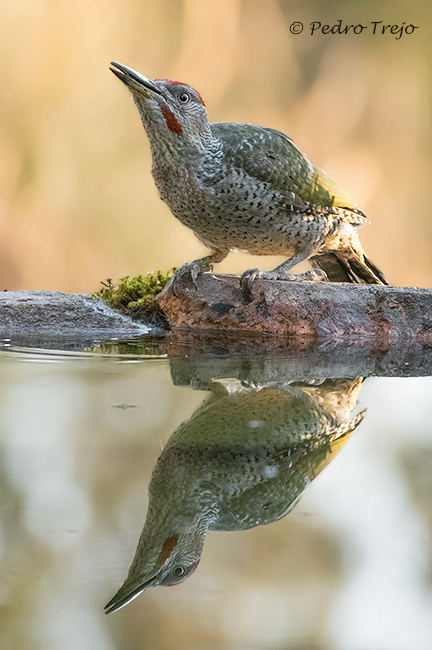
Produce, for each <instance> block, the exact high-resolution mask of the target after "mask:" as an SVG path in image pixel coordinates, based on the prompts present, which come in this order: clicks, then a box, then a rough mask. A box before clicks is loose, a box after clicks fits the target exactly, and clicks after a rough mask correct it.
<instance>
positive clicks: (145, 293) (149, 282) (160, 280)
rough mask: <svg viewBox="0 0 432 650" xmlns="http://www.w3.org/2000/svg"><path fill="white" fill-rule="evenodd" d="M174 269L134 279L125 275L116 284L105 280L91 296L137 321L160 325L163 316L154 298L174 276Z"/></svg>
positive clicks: (138, 276)
mask: <svg viewBox="0 0 432 650" xmlns="http://www.w3.org/2000/svg"><path fill="white" fill-rule="evenodd" d="M174 271H175V268H172V269H171V270H170V271H167V272H166V273H162V272H161V271H157V272H156V273H155V274H154V275H153V274H152V273H147V275H145V276H142V275H137V276H136V277H135V278H131V277H129V275H127V276H126V277H124V278H121V280H120V281H119V283H118V284H113V283H112V281H111V280H110V279H109V280H106V282H102V283H101V284H102V285H103V286H102V288H101V289H100V290H99V291H97V292H95V293H94V294H93V297H95V298H103V299H104V300H105V301H106V302H107V303H108V304H109V305H110V307H112V308H113V309H118V310H120V311H121V312H122V313H124V314H127V315H128V316H131V317H132V318H135V319H137V320H146V321H152V322H153V321H155V320H156V322H157V324H162V321H163V320H164V317H163V314H162V312H161V310H160V309H159V307H158V306H157V304H156V302H155V298H156V296H157V295H158V293H160V292H161V291H162V289H163V288H164V287H165V285H166V284H167V282H168V280H170V279H171V278H172V276H173V274H174Z"/></svg>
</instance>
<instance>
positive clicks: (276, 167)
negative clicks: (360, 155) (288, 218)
mask: <svg viewBox="0 0 432 650" xmlns="http://www.w3.org/2000/svg"><path fill="white" fill-rule="evenodd" d="M211 128H212V132H213V134H214V135H215V136H216V137H217V138H219V140H221V141H222V143H223V146H224V153H225V155H226V156H227V158H228V159H229V160H230V161H231V162H232V164H234V165H235V166H236V167H239V168H240V169H243V170H244V171H246V172H247V173H248V174H249V175H250V176H252V177H254V178H256V179H258V180H261V181H264V182H266V183H269V184H270V185H271V187H272V189H274V190H277V191H279V192H280V193H281V194H286V195H287V200H288V202H290V203H293V204H294V206H295V207H297V208H298V209H300V210H301V209H302V207H301V206H302V204H303V205H304V206H305V207H304V209H306V206H307V204H310V205H313V206H315V207H316V206H319V207H323V208H331V209H332V210H333V211H334V212H335V213H336V214H337V215H338V216H339V217H340V218H341V219H342V220H345V221H348V222H350V223H352V224H353V225H355V224H361V223H364V222H365V221H367V219H366V217H365V215H364V214H363V213H362V212H361V211H360V210H359V209H358V208H357V206H356V205H355V203H353V201H352V200H351V199H350V198H349V196H348V195H347V194H346V193H345V192H344V191H343V190H342V189H341V188H340V187H339V185H338V184H337V183H336V182H335V181H334V180H333V179H331V178H330V177H329V176H327V174H326V173H325V172H324V171H322V170H321V169H319V168H318V167H316V166H315V165H312V163H310V162H309V160H308V159H307V158H306V156H305V155H304V154H303V153H302V152H301V151H300V149H299V148H298V147H297V146H296V145H295V144H294V142H293V141H292V140H291V139H290V138H288V136H286V135H284V134H283V133H281V132H280V131H276V130H275V129H269V128H265V127H261V126H256V125H254V124H238V123H236V124H231V123H228V122H227V123H224V122H220V123H215V124H212V125H211ZM292 194H294V197H292V196H291V195H292ZM296 204H297V205H296Z"/></svg>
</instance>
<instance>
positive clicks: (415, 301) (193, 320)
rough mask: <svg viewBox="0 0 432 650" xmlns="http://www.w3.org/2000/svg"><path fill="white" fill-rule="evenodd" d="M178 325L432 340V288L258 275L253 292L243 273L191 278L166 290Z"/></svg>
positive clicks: (311, 336) (167, 309)
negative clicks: (243, 281)
mask: <svg viewBox="0 0 432 650" xmlns="http://www.w3.org/2000/svg"><path fill="white" fill-rule="evenodd" d="M157 300H158V304H159V307H160V308H161V309H162V311H163V312H164V314H165V315H166V317H167V319H168V321H169V323H170V325H171V327H172V328H174V330H176V331H188V330H189V331H190V330H195V331H203V332H204V331H214V330H219V331H221V330H223V331H224V332H244V333H249V334H260V335H273V336H278V337H284V338H299V337H301V338H303V339H308V340H319V339H322V340H332V341H349V342H358V341H365V340H374V341H375V342H381V343H383V344H393V343H395V342H398V341H413V340H414V341H418V342H421V343H432V290H430V289H417V288H404V287H386V286H378V285H358V284H345V283H314V282H282V281H278V280H256V282H255V283H254V284H253V288H252V293H251V294H250V295H245V294H244V292H242V290H241V288H240V283H239V277H238V276H232V275H214V274H211V273H205V274H203V275H201V276H200V277H199V278H198V282H197V287H195V286H194V285H193V284H192V282H191V280H190V277H189V276H184V277H183V278H181V280H180V281H179V282H177V284H176V290H175V294H174V292H173V290H172V283H169V284H168V285H167V286H166V287H165V289H164V291H163V292H162V293H161V294H159V296H158V298H157Z"/></svg>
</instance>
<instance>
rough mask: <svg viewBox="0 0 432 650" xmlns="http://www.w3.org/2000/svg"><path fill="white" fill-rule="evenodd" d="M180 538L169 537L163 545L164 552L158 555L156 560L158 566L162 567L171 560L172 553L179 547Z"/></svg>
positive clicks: (175, 536)
mask: <svg viewBox="0 0 432 650" xmlns="http://www.w3.org/2000/svg"><path fill="white" fill-rule="evenodd" d="M177 542H178V536H177V535H173V536H172V537H167V538H166V540H165V541H164V543H163V544H162V550H161V552H160V553H159V555H158V559H157V560H156V566H162V564H163V563H164V562H165V560H167V559H168V558H169V556H170V555H171V553H172V552H173V550H174V547H175V546H177Z"/></svg>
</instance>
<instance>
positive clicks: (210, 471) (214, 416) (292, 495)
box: [105, 378, 365, 614]
mask: <svg viewBox="0 0 432 650" xmlns="http://www.w3.org/2000/svg"><path fill="white" fill-rule="evenodd" d="M362 382H363V379H362V378H357V379H330V380H326V381H324V383H322V384H321V385H319V386H309V385H306V386H303V387H302V386H300V385H288V386H286V387H285V388H280V387H278V386H268V387H264V388H262V389H261V390H250V389H246V390H245V389H244V388H242V387H241V388H238V389H237V390H234V391H229V390H227V389H226V388H224V387H223V386H222V385H221V384H219V383H214V384H213V385H212V392H211V395H210V396H209V398H208V399H207V400H206V401H205V402H204V403H203V404H202V405H201V406H200V407H199V409H198V410H197V411H196V412H195V413H194V415H193V416H192V417H191V419H190V420H189V421H188V422H186V423H184V424H182V425H181V426H180V427H179V429H177V431H175V432H174V433H173V434H172V436H171V438H170V439H169V441H168V443H167V445H166V446H165V448H164V450H163V452H162V454H161V456H160V457H159V459H158V461H157V464H156V467H155V469H154V471H153V475H152V479H151V482H150V486H149V506H148V512H147V518H146V522H145V525H144V529H143V531H142V534H141V537H140V540H139V543H138V548H137V550H136V553H135V557H134V559H133V562H132V565H131V567H130V569H129V574H128V576H127V578H126V580H125V582H124V583H123V585H122V586H121V587H120V589H119V591H118V592H117V594H116V595H115V596H114V598H112V600H111V601H110V602H109V603H108V605H107V606H106V608H105V609H106V613H107V614H109V613H111V612H114V611H116V610H117V609H120V608H121V607H124V605H126V604H127V603H128V602H130V601H131V600H132V599H133V598H135V597H136V596H138V595H139V594H140V593H141V592H143V591H145V590H146V589H150V588H151V587H157V586H172V585H176V584H179V583H180V582H183V580H185V579H186V578H187V577H188V576H190V575H191V574H192V573H193V572H194V571H195V569H196V567H197V565H198V562H199V560H200V557H201V553H202V549H203V545H204V539H205V536H206V533H207V530H223V531H229V530H246V529H248V528H252V527H254V526H258V525H263V524H269V523H271V522H273V521H277V520H278V519H281V518H282V517H285V515H287V514H288V512H290V511H291V510H292V508H293V507H294V506H295V505H296V503H297V502H298V499H299V498H300V495H301V493H302V492H303V490H304V489H305V487H306V486H307V485H308V484H309V483H310V482H311V481H312V480H313V479H314V478H316V476H318V474H319V473H320V472H321V471H322V470H323V469H324V468H325V467H326V466H327V465H328V464H329V463H330V462H331V460H333V458H334V457H335V456H336V454H337V453H338V452H339V451H340V450H341V448H342V447H343V446H344V444H345V442H346V441H347V440H348V438H349V436H350V434H351V433H352V432H353V431H354V429H356V428H357V426H358V425H359V424H360V423H361V421H362V420H363V418H364V414H365V411H362V412H361V413H359V414H358V415H356V416H355V417H353V418H350V417H349V416H350V412H351V411H352V409H353V408H354V406H355V403H356V399H357V395H358V393H359V390H360V387H361V385H362Z"/></svg>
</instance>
